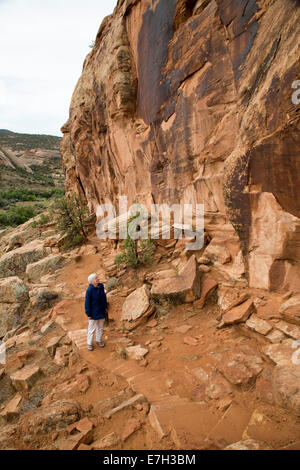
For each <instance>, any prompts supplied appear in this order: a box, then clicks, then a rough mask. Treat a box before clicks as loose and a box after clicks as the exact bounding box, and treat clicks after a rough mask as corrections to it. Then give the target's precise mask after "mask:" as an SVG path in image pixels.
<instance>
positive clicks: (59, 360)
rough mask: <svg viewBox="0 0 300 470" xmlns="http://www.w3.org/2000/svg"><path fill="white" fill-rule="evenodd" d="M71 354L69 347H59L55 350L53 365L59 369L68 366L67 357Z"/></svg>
mask: <svg viewBox="0 0 300 470" xmlns="http://www.w3.org/2000/svg"><path fill="white" fill-rule="evenodd" d="M70 352H71V348H70V346H61V347H60V348H58V349H57V350H56V353H55V357H54V363H55V364H56V365H57V366H59V367H65V366H66V365H67V364H68V356H69V354H70Z"/></svg>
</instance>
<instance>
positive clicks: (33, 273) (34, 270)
mask: <svg viewBox="0 0 300 470" xmlns="http://www.w3.org/2000/svg"><path fill="white" fill-rule="evenodd" d="M64 261H65V258H64V257H63V256H62V255H51V256H48V257H47V258H43V259H41V260H39V261H37V262H36V263H32V264H29V265H28V266H27V268H26V274H27V277H28V280H29V281H30V282H33V283H38V282H40V279H41V277H42V276H45V275H46V274H52V273H54V272H55V271H56V270H57V269H59V268H61V267H62V265H63V263H64Z"/></svg>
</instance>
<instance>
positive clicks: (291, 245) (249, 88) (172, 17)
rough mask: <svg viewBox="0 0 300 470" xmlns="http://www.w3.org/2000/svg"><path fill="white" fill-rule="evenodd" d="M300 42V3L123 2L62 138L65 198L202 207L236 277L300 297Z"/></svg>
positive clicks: (91, 58) (104, 29) (102, 33)
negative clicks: (299, 98) (298, 83)
mask: <svg viewBox="0 0 300 470" xmlns="http://www.w3.org/2000/svg"><path fill="white" fill-rule="evenodd" d="M299 37H300V2H299V1H298V0H264V1H258V0H198V1H196V0H177V1H176V0H119V2H118V5H117V7H116V9H115V11H114V13H113V15H111V16H109V17H107V18H106V19H105V20H104V21H103V23H102V25H101V27H100V29H99V32H98V34H97V38H96V43H95V47H94V48H93V50H92V52H91V53H90V54H89V55H88V56H87V58H86V61H85V63H84V67H83V73H82V76H81V77H80V79H79V81H78V84H77V86H76V89H75V91H74V94H73V98H72V102H71V107H70V119H69V121H68V122H67V123H66V124H65V126H64V127H63V132H64V138H63V142H62V153H63V160H64V166H65V168H66V172H67V190H68V191H74V190H75V191H79V192H83V193H84V194H85V196H86V198H87V201H88V203H89V206H90V209H91V210H95V208H96V206H97V205H98V204H99V203H101V202H104V201H108V200H112V201H114V202H115V201H116V200H117V197H118V195H119V194H127V195H128V197H129V202H130V203H132V202H135V201H139V202H144V203H145V204H147V205H150V204H152V203H153V202H155V203H160V202H165V203H178V202H181V203H196V202H197V203H204V204H205V216H206V220H205V228H206V230H207V231H208V232H209V233H210V235H211V236H212V237H214V238H215V240H216V241H217V242H218V243H219V244H221V245H222V244H226V246H227V248H228V247H230V250H231V254H232V259H233V261H232V263H231V265H230V266H228V275H229V276H231V277H233V278H239V277H241V276H242V275H243V272H244V271H245V276H246V277H247V278H248V280H249V282H250V285H251V286H253V287H261V288H265V289H275V290H281V289H282V290H294V291H299V290H300V228H299V227H300V218H299V217H300V196H299V194H300V193H299V183H300V181H299V179H300V150H299V149H300V147H299V143H300V134H299V109H300V106H299V105H295V104H293V102H292V93H293V91H294V90H293V89H292V83H293V82H294V81H295V80H300V62H299V55H300V54H299V45H298V43H299ZM240 250H241V251H240ZM241 255H242V256H241ZM241 260H242V262H241Z"/></svg>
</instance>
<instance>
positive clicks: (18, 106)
mask: <svg viewBox="0 0 300 470" xmlns="http://www.w3.org/2000/svg"><path fill="white" fill-rule="evenodd" d="M116 4H117V0H0V129H9V130H11V131H14V132H25V133H33V134H52V135H61V133H60V128H61V126H62V125H63V124H64V123H65V122H66V121H67V119H68V113H69V105H70V102H71V96H72V93H73V90H74V88H75V85H76V82H77V80H78V78H79V77H80V74H81V70H82V65H83V62H84V59H85V57H86V55H87V54H88V53H89V52H90V51H91V49H90V48H89V45H90V44H91V43H92V41H93V40H94V39H95V37H96V34H97V31H98V28H99V26H100V24H101V22H102V19H103V18H104V17H105V16H106V15H109V14H111V13H112V12H113V10H114V7H115V6H116Z"/></svg>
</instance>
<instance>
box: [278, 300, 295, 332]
mask: <svg viewBox="0 0 300 470" xmlns="http://www.w3.org/2000/svg"><path fill="white" fill-rule="evenodd" d="M279 313H280V314H281V315H282V317H283V318H284V319H285V320H287V321H289V322H291V323H295V324H296V325H300V295H295V296H293V297H291V298H290V299H289V300H287V301H286V302H285V303H284V304H282V305H281V307H280V309H279Z"/></svg>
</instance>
